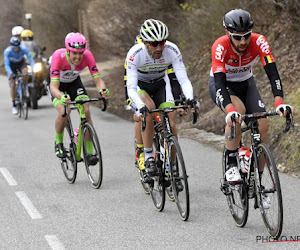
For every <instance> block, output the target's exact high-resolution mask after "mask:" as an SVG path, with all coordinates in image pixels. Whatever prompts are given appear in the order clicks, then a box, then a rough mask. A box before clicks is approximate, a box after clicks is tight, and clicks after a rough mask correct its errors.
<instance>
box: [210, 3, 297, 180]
mask: <svg viewBox="0 0 300 250" xmlns="http://www.w3.org/2000/svg"><path fill="white" fill-rule="evenodd" d="M253 24H254V22H253V19H252V17H251V15H250V14H249V12H247V11H245V10H242V9H235V10H231V11H230V12H228V13H227V14H226V15H225V16H224V18H223V25H224V27H225V29H226V30H225V32H226V35H224V36H222V37H220V38H219V39H217V40H216V41H215V43H214V44H213V46H212V53H211V56H212V68H211V72H210V77H209V89H210V95H211V98H212V100H213V101H214V102H215V103H216V104H217V105H218V106H219V107H220V108H221V110H222V111H223V112H225V113H226V114H227V115H226V118H225V121H226V128H225V134H226V138H227V137H228V135H229V134H230V128H231V127H232V120H231V119H235V121H236V127H235V129H236V137H235V138H234V139H233V140H231V141H228V140H226V141H225V144H226V149H227V150H226V153H227V154H228V166H227V171H226V179H227V181H239V180H241V175H240V173H239V171H238V168H237V158H236V156H237V150H238V146H239V142H240V139H241V126H240V124H241V122H242V120H241V115H240V114H245V113H254V112H262V111H265V106H264V104H263V101H262V99H261V97H260V95H259V92H258V90H257V88H256V84H255V81H254V79H253V73H252V66H253V64H254V63H255V61H256V58H257V57H259V58H260V60H261V63H262V64H263V66H264V69H265V71H266V74H267V76H268V78H269V81H270V83H271V86H272V92H273V96H274V98H275V107H276V111H277V112H278V113H279V114H280V115H281V116H286V114H287V111H286V110H287V107H289V108H290V109H291V111H292V114H293V112H294V108H293V107H291V106H290V105H286V104H284V103H283V90H282V84H281V80H280V77H279V73H278V71H277V68H276V63H275V60H274V58H273V55H272V53H271V49H270V46H269V44H268V42H267V40H266V38H265V37H264V36H262V35H260V34H256V33H252V28H253ZM259 129H260V134H261V139H262V141H264V142H267V140H268V138H267V130H268V120H267V119H260V121H259Z"/></svg>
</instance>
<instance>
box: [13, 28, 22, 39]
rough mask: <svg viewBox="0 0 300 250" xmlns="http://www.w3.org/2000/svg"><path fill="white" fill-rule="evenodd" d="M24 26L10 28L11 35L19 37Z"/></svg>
mask: <svg viewBox="0 0 300 250" xmlns="http://www.w3.org/2000/svg"><path fill="white" fill-rule="evenodd" d="M23 30H24V28H23V27H22V26H19V25H18V26H15V27H13V28H12V29H11V35H12V36H14V37H17V38H19V39H21V34H22V32H23Z"/></svg>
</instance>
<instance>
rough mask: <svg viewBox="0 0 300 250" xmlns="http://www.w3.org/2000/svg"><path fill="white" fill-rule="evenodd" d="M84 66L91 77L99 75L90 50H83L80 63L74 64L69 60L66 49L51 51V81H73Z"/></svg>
mask: <svg viewBox="0 0 300 250" xmlns="http://www.w3.org/2000/svg"><path fill="white" fill-rule="evenodd" d="M85 67H88V68H89V70H90V73H91V75H92V77H93V78H95V77H100V73H99V71H98V68H97V66H96V61H95V58H94V56H93V54H92V52H91V51H89V50H85V51H84V53H83V59H82V61H81V63H80V64H79V65H78V66H75V65H74V64H72V63H71V62H70V60H69V57H68V55H67V52H66V49H58V50H56V51H55V52H54V53H53V55H52V59H51V69H50V78H51V81H60V82H66V83H67V82H73V81H75V79H76V78H77V77H78V75H79V74H80V72H81V71H82V70H83V69H84V68H85Z"/></svg>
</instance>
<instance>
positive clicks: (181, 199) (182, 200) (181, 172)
mask: <svg viewBox="0 0 300 250" xmlns="http://www.w3.org/2000/svg"><path fill="white" fill-rule="evenodd" d="M168 150H169V156H168V158H167V160H166V165H167V166H168V167H170V170H171V171H170V172H171V186H172V193H173V194H174V198H175V202H176V205H177V208H178V211H179V214H180V217H181V219H182V220H183V221H186V220H188V218H189V214H190V194H189V185H188V179H187V178H188V177H187V174H186V169H185V164H184V160H183V156H182V152H181V149H180V146H179V143H178V141H177V139H176V137H175V136H172V137H170V138H169V140H168ZM174 159H176V164H175V165H174V164H173V162H174ZM179 181H180V183H181V186H182V187H183V189H178V184H176V183H178V182H179Z"/></svg>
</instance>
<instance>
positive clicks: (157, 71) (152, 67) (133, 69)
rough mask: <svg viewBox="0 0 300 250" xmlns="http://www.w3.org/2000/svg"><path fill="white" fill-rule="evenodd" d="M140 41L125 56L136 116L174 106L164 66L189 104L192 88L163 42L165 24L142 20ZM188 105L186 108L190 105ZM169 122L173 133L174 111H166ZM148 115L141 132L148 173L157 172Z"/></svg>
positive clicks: (174, 50)
mask: <svg viewBox="0 0 300 250" xmlns="http://www.w3.org/2000/svg"><path fill="white" fill-rule="evenodd" d="M140 35H141V38H142V40H143V43H138V44H136V45H134V46H133V47H132V48H131V49H130V50H129V52H128V54H127V57H126V66H127V72H126V74H127V92H128V97H129V98H130V100H131V101H132V102H133V103H134V104H135V105H136V108H137V109H138V114H137V115H138V116H140V114H143V113H144V112H147V111H148V110H152V109H155V108H163V107H171V106H175V104H174V97H173V95H172V91H171V87H170V80H169V78H168V76H167V74H166V71H167V69H168V66H169V65H170V64H172V65H173V68H174V72H175V74H176V78H177V79H178V82H179V83H180V85H181V88H182V90H183V93H184V95H185V97H186V98H187V99H188V102H189V104H191V105H192V104H193V103H194V100H193V87H192V84H191V82H190V81H189V79H188V77H187V73H186V68H185V66H184V64H183V62H182V56H181V53H180V51H179V49H178V47H177V46H176V45H175V44H174V43H171V42H169V41H166V39H167V37H168V35H169V32H168V28H167V26H166V25H165V24H164V23H163V22H161V21H159V20H155V19H148V20H146V21H145V22H144V23H143V24H142V26H141V29H140ZM191 105H190V107H191ZM169 116H170V123H171V127H172V131H173V133H174V135H176V134H177V133H176V127H175V113H174V112H172V113H170V115H169ZM152 119H153V118H152V116H150V115H147V117H146V122H147V126H146V129H145V131H143V132H142V139H143V143H144V154H145V168H146V172H147V173H148V174H149V175H153V174H155V173H156V172H157V168H156V163H155V160H154V153H153V149H152V140H153V135H154V128H153V120H152Z"/></svg>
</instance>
